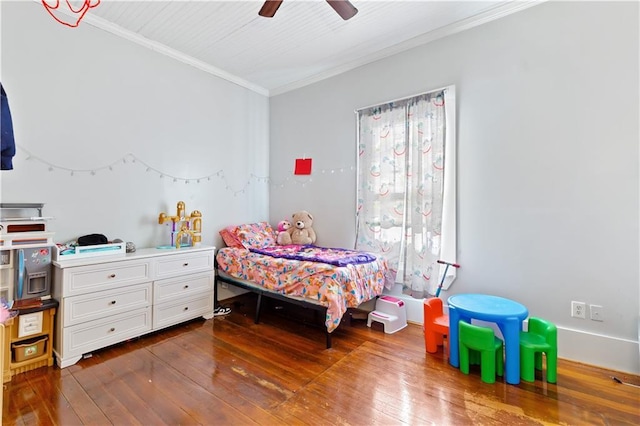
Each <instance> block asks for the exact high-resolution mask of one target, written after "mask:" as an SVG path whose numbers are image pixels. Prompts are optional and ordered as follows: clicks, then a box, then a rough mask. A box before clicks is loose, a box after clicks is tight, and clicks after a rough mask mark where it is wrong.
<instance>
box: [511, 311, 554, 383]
mask: <svg viewBox="0 0 640 426" xmlns="http://www.w3.org/2000/svg"><path fill="white" fill-rule="evenodd" d="M543 353H544V354H545V355H546V358H547V382H549V383H556V380H557V377H558V329H557V328H556V325H555V324H553V323H550V322H549V321H546V320H543V319H541V318H536V317H530V318H529V328H528V331H521V332H520V378H521V379H522V380H524V381H527V382H533V381H535V377H536V375H535V374H536V372H535V370H540V371H542V354H543Z"/></svg>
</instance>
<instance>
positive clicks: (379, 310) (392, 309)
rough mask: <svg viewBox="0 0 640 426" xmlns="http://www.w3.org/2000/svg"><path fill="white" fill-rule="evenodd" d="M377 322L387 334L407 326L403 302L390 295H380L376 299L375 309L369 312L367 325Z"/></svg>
mask: <svg viewBox="0 0 640 426" xmlns="http://www.w3.org/2000/svg"><path fill="white" fill-rule="evenodd" d="M373 321H375V322H379V323H382V325H383V326H384V332H385V333H387V334H392V333H395V332H396V331H398V330H402V329H403V328H405V327H406V326H407V311H406V307H405V306H404V302H403V301H402V300H400V299H396V298H395V297H392V296H382V297H379V298H378V300H376V309H375V310H374V311H371V312H369V316H368V318H367V327H371V323H372V322H373Z"/></svg>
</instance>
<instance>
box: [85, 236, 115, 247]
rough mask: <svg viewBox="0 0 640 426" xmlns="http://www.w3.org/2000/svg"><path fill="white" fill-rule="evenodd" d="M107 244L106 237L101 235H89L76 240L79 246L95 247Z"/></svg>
mask: <svg viewBox="0 0 640 426" xmlns="http://www.w3.org/2000/svg"><path fill="white" fill-rule="evenodd" d="M108 242H109V240H107V237H105V236H104V235H102V234H89V235H83V236H82V237H80V238H78V245H79V246H96V245H99V244H107V243H108Z"/></svg>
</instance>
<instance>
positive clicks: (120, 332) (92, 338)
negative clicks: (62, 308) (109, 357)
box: [62, 306, 151, 358]
mask: <svg viewBox="0 0 640 426" xmlns="http://www.w3.org/2000/svg"><path fill="white" fill-rule="evenodd" d="M149 331H151V307H150V306H149V307H147V308H142V309H137V310H135V311H131V312H125V313H122V314H118V315H114V316H112V317H109V318H103V319H101V320H96V321H90V322H86V323H83V324H78V325H74V326H72V327H66V328H64V329H63V331H62V333H63V335H64V339H63V340H64V356H65V358H69V357H73V356H78V355H82V354H85V353H87V352H91V351H93V350H96V349H99V348H103V347H105V346H109V345H113V344H115V343H119V342H122V341H124V340H127V339H130V338H132V337H137V336H140V335H142V334H145V333H147V332H149Z"/></svg>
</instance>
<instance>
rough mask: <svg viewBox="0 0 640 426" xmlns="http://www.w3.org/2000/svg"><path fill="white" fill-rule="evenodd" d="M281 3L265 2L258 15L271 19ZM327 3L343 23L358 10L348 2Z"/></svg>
mask: <svg viewBox="0 0 640 426" xmlns="http://www.w3.org/2000/svg"><path fill="white" fill-rule="evenodd" d="M282 1H283V0H266V1H265V2H264V4H263V5H262V7H261V8H260V12H258V15H260V16H264V17H265V18H273V16H274V15H275V14H276V12H277V11H278V8H279V7H280V5H281V4H282ZM327 3H329V6H331V7H332V8H333V10H335V11H336V12H337V13H338V15H340V17H341V18H342V19H344V20H345V21H346V20H348V19H351V18H353V17H354V16H355V15H356V13H358V9H356V7H355V6H354V5H352V4H351V2H350V1H349V0H327Z"/></svg>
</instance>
